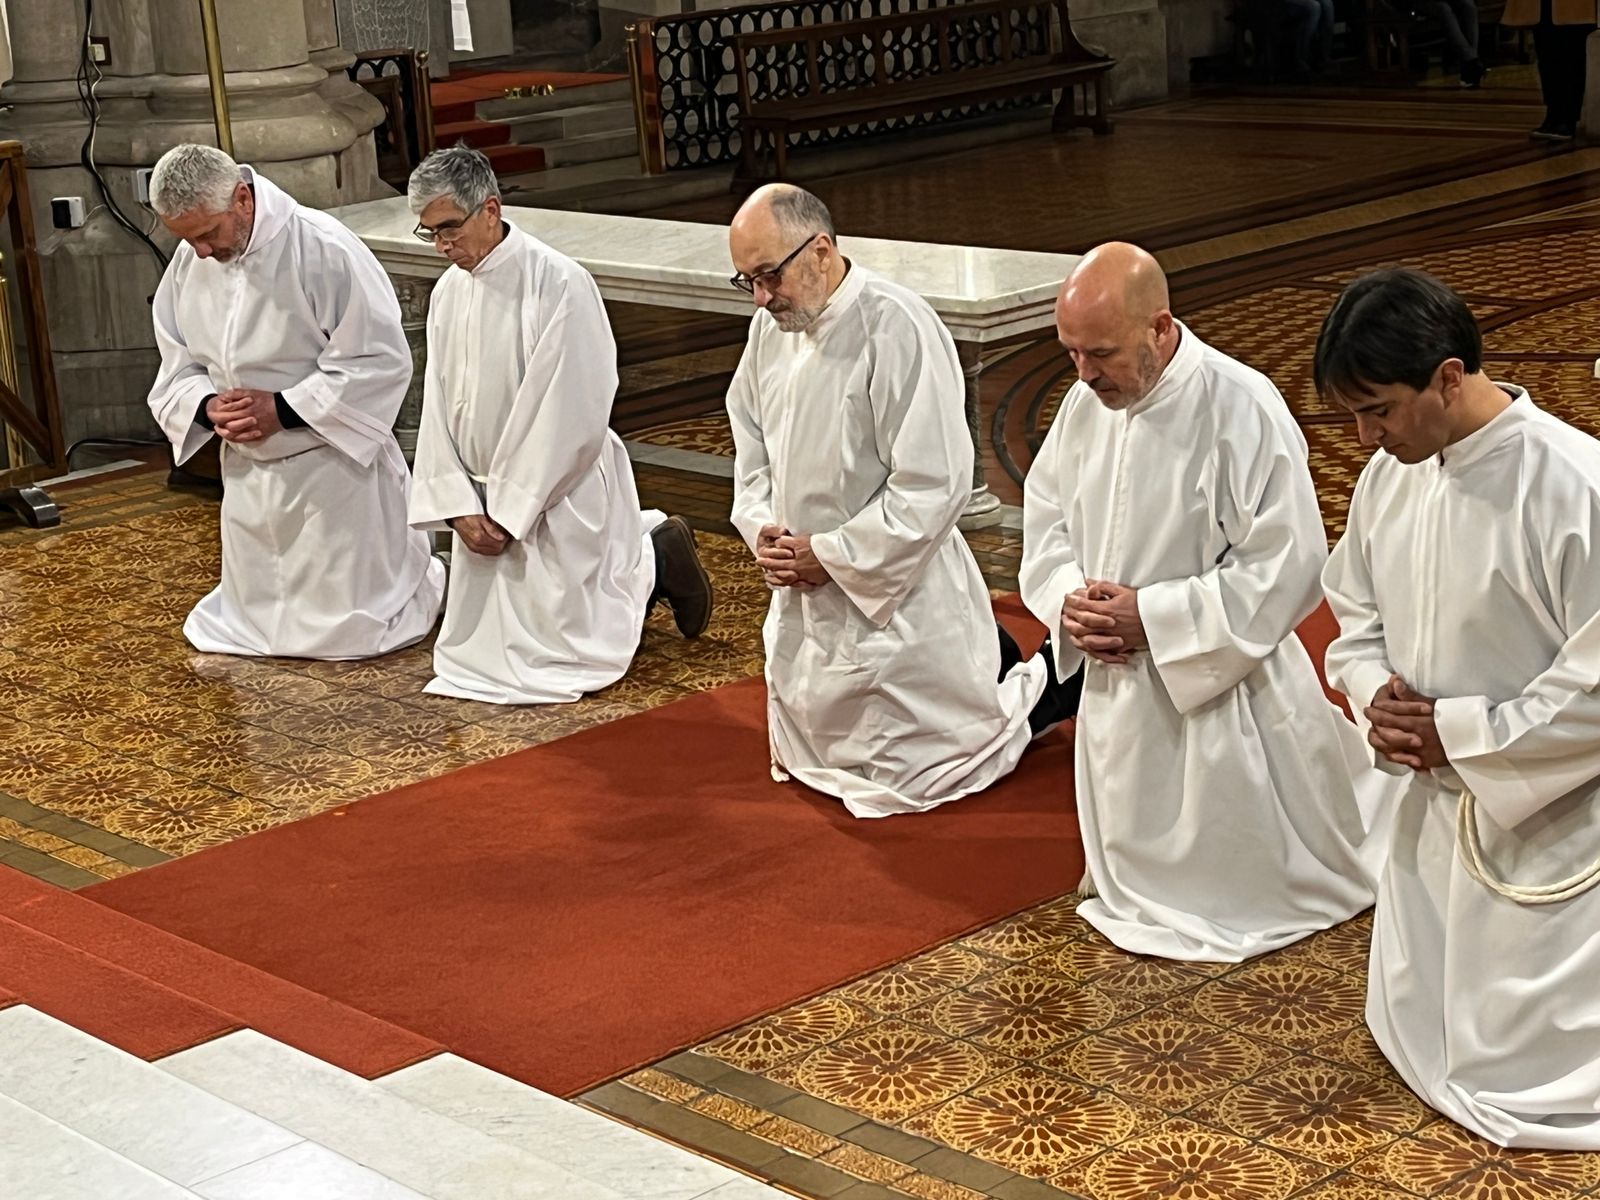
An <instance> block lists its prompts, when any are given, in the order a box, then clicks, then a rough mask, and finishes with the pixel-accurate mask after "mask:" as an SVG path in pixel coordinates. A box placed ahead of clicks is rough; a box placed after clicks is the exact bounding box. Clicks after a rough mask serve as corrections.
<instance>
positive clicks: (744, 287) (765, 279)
mask: <svg viewBox="0 0 1600 1200" xmlns="http://www.w3.org/2000/svg"><path fill="white" fill-rule="evenodd" d="M821 236H822V234H820V233H813V234H812V235H811V236H810V237H808V238H807V239H806V240H805V241H803V242H801V243H800V244H799V245H798V246H796V247H795V248H794V249H793V250H791V251H790V252H789V257H788V258H786V259H784V260H783V261H782V262H781V263H779V264H778V265H777V266H775V267H773V268H772V270H770V271H757V272H756V273H755V274H754V275H746V274H745V273H744V272H743V271H740V272H739V273H738V274H737V275H730V276H729V277H728V282H729V283H731V284H732V285H733V286H734V287H736V288H738V289H739V290H740V291H741V292H744V293H746V294H747V295H751V296H753V295H755V294H756V284H758V283H759V284H761V286H762V287H764V288H766V289H767V291H769V292H770V291H773V290H775V289H776V288H777V286H778V284H779V283H780V282H781V281H782V279H783V269H784V268H785V267H787V266H788V265H789V264H790V263H792V262H793V261H794V260H795V258H796V257H797V256H798V255H799V253H800V251H802V250H804V249H805V248H806V247H807V246H809V245H811V243H812V242H814V241H816V240H817V239H818V238H819V237H821Z"/></svg>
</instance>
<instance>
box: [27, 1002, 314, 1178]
mask: <svg viewBox="0 0 1600 1200" xmlns="http://www.w3.org/2000/svg"><path fill="white" fill-rule="evenodd" d="M329 1070H336V1068H332V1067H330V1068H329ZM0 1095H4V1096H6V1097H8V1098H9V1099H11V1100H14V1101H16V1102H17V1103H19V1104H23V1105H26V1106H27V1107H28V1108H30V1109H32V1110H34V1111H35V1112H37V1113H39V1114H41V1115H42V1116H44V1117H47V1118H49V1119H50V1120H52V1121H55V1122H57V1123H58V1124H60V1125H63V1126H65V1127H66V1128H68V1129H71V1130H72V1131H73V1132H75V1133H77V1134H79V1135H80V1136H82V1137H84V1138H87V1139H88V1140H90V1141H92V1142H96V1143H98V1144H99V1145H101V1146H104V1147H105V1148H106V1149H107V1150H109V1151H111V1152H113V1153H115V1154H117V1155H120V1156H121V1157H122V1158H124V1159H127V1160H128V1161H130V1162H132V1163H135V1164H137V1165H138V1166H140V1167H142V1168H144V1169H146V1170H148V1171H151V1172H153V1173H154V1174H156V1175H160V1176H163V1177H165V1178H167V1179H170V1180H172V1181H173V1182H174V1183H177V1184H182V1185H184V1186H192V1185H194V1184H195V1183H198V1182H199V1181H201V1180H205V1179H210V1178H211V1177H213V1176H215V1175H220V1174H223V1173H224V1172H227V1171H231V1170H233V1169H234V1168H236V1167H240V1166H243V1165H245V1164H246V1163H252V1162H255V1161H256V1160H257V1159H260V1158H265V1157H266V1156H267V1155H269V1154H275V1153H277V1152H278V1151H280V1150H285V1149H287V1148H289V1147H290V1146H293V1145H295V1144H296V1143H297V1142H299V1141H300V1140H301V1138H300V1137H299V1136H298V1135H296V1134H293V1133H290V1132H289V1131H288V1130H287V1129H283V1128H281V1127H280V1126H278V1125H276V1124H274V1123H273V1122H271V1121H268V1120H263V1119H262V1118H261V1117H259V1116H257V1115H255V1114H254V1113H251V1112H247V1111H245V1110H244V1109H243V1108H241V1107H238V1106H237V1105H235V1104H232V1103H229V1102H228V1101H227V1100H224V1099H221V1098H219V1097H218V1096H216V1095H214V1094H212V1093H211V1092H210V1091H207V1090H203V1089H201V1088H199V1087H195V1086H192V1085H190V1084H188V1083H185V1082H183V1081H182V1080H180V1079H176V1078H174V1077H173V1076H172V1075H170V1074H169V1073H167V1072H166V1071H163V1070H161V1069H160V1068H158V1067H155V1066H152V1065H151V1064H150V1063H147V1062H144V1061H143V1060H141V1059H138V1058H135V1057H134V1056H133V1055H131V1054H126V1053H124V1052H123V1051H121V1050H118V1049H117V1048H116V1047H115V1046H112V1045H109V1044H107V1043H106V1042H102V1041H99V1040H98V1039H96V1038H93V1037H91V1036H90V1035H88V1034H87V1033H84V1032H82V1031H81V1030H77V1029H74V1028H73V1027H72V1026H70V1025H66V1024H63V1023H62V1022H60V1021H57V1020H56V1019H55V1018H54V1017H51V1016H47V1015H46V1014H44V1013H42V1012H39V1011H38V1010H37V1009H33V1008H28V1007H25V1006H18V1007H14V1008H8V1009H6V1010H5V1011H4V1012H0ZM3 1191H4V1189H0V1192H3ZM5 1194H7V1195H10V1194H16V1195H22V1196H26V1195H27V1193H26V1192H23V1193H5ZM113 1194H115V1193H111V1192H107V1193H106V1195H107V1196H110V1195H113ZM30 1200H31V1198H30Z"/></svg>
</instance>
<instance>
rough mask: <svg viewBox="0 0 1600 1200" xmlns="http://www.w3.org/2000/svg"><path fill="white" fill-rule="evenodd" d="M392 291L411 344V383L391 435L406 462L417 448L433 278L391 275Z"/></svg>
mask: <svg viewBox="0 0 1600 1200" xmlns="http://www.w3.org/2000/svg"><path fill="white" fill-rule="evenodd" d="M389 278H390V280H391V281H392V282H393V283H394V292H395V295H396V296H397V297H398V298H399V300H400V328H402V329H404V330H405V331H406V345H408V346H410V347H411V386H410V387H409V388H407V389H406V398H405V400H404V401H402V402H401V404H400V415H399V416H397V417H396V418H395V420H394V436H395V437H396V438H397V439H398V440H399V442H400V449H401V451H402V452H403V453H404V454H405V456H406V462H407V463H410V462H411V460H412V458H413V457H414V456H415V455H416V452H417V431H418V430H419V429H420V428H421V426H422V375H423V371H424V370H425V369H426V368H427V364H428V302H429V300H431V299H432V297H433V285H434V284H435V283H437V282H438V281H437V280H435V279H423V278H421V277H420V276H416V275H391V276H390V277H389Z"/></svg>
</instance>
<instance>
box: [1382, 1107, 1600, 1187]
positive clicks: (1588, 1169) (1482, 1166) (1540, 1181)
mask: <svg viewBox="0 0 1600 1200" xmlns="http://www.w3.org/2000/svg"><path fill="white" fill-rule="evenodd" d="M1370 1165H1372V1166H1375V1167H1377V1168H1379V1169H1381V1171H1382V1173H1383V1175H1384V1176H1385V1177H1386V1178H1388V1179H1390V1180H1392V1181H1393V1182H1395V1183H1397V1184H1399V1185H1400V1186H1401V1187H1404V1188H1406V1189H1408V1190H1410V1191H1413V1192H1415V1193H1417V1194H1418V1195H1419V1196H1428V1197H1436V1198H1438V1200H1571V1198H1572V1197H1574V1196H1576V1195H1579V1194H1581V1193H1585V1192H1588V1191H1589V1190H1591V1189H1593V1188H1594V1187H1595V1186H1596V1185H1600V1154H1570V1153H1568V1154H1562V1153H1555V1152H1550V1151H1541V1150H1504V1149H1501V1148H1500V1147H1499V1146H1496V1145H1494V1144H1493V1143H1491V1142H1487V1141H1484V1140H1483V1139H1482V1138H1479V1137H1476V1136H1474V1135H1473V1134H1470V1133H1468V1132H1466V1130H1464V1129H1461V1128H1459V1127H1457V1126H1455V1125H1452V1124H1450V1123H1449V1122H1448V1121H1439V1122H1436V1123H1435V1124H1433V1125H1430V1126H1429V1127H1428V1128H1427V1129H1426V1130H1424V1131H1423V1132H1422V1133H1420V1134H1417V1135H1416V1136H1415V1137H1410V1138H1406V1139H1404V1140H1402V1141H1399V1142H1396V1143H1395V1144H1394V1145H1393V1146H1391V1147H1389V1149H1388V1150H1386V1151H1384V1152H1383V1153H1382V1154H1381V1155H1378V1156H1375V1157H1374V1159H1372V1160H1370Z"/></svg>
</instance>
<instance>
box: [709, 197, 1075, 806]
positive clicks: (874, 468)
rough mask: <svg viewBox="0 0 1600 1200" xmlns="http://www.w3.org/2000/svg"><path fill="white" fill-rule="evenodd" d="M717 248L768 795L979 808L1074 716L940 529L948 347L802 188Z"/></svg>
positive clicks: (950, 471) (964, 457)
mask: <svg viewBox="0 0 1600 1200" xmlns="http://www.w3.org/2000/svg"><path fill="white" fill-rule="evenodd" d="M729 246H730V250H731V253H732V258H733V264H734V267H735V268H736V269H737V271H738V274H736V275H734V277H733V278H732V280H730V282H731V283H732V284H733V285H734V286H735V287H737V288H739V289H740V290H741V291H744V292H748V293H749V294H750V295H751V296H752V297H753V298H754V300H755V303H756V306H757V312H756V314H755V318H754V320H753V321H752V322H751V325H750V337H749V341H748V342H747V343H746V345H745V352H744V357H743V358H742V359H741V360H740V362H739V369H738V371H737V372H736V373H735V375H734V378H733V385H732V387H731V388H730V390H729V392H728V415H729V418H730V420H731V422H732V426H733V439H734V446H735V448H736V451H737V457H736V459H735V465H734V501H733V523H734V525H735V526H737V527H738V529H739V532H740V533H742V534H743V535H744V538H745V541H747V542H748V543H749V544H750V549H751V551H752V552H753V553H754V555H755V558H756V562H757V564H758V565H759V566H760V567H761V569H762V571H763V572H764V574H765V577H766V581H767V585H768V587H769V588H771V589H772V605H771V608H770V610H769V611H768V614H767V622H766V626H765V629H764V631H763V633H764V638H765V642H766V651H767V696H768V702H767V731H768V737H769V741H770V744H771V752H772V767H773V774H774V776H775V777H777V778H780V779H781V778H787V777H789V776H793V777H794V778H796V779H798V780H800V781H801V782H802V783H804V784H806V785H808V786H810V787H813V788H815V789H817V790H818V791H820V792H826V793H827V794H829V795H832V796H837V797H839V798H840V799H841V800H843V801H844V803H845V807H846V808H847V809H848V810H849V811H850V812H851V813H853V814H854V815H855V816H858V817H882V816H888V815H890V814H893V813H905V812H922V811H925V810H927V809H930V808H933V807H934V806H936V805H939V804H944V803H946V802H948V801H951V800H958V799H960V798H961V797H963V796H967V795H970V794H972V793H973V792H977V791H981V790H982V789H983V788H986V787H988V786H989V785H990V784H991V783H993V782H995V781H996V780H997V779H1000V778H1002V777H1003V776H1005V775H1006V774H1007V773H1009V772H1010V771H1011V769H1012V768H1013V767H1014V766H1016V764H1017V761H1018V760H1019V759H1020V758H1021V756H1022V752H1023V751H1024V750H1025V749H1027V746H1028V743H1029V741H1030V740H1031V739H1032V737H1033V736H1034V735H1035V734H1036V733H1041V732H1043V731H1044V730H1046V729H1048V728H1049V727H1050V726H1052V725H1054V724H1057V723H1059V722H1060V721H1061V720H1064V719H1065V718H1067V717H1069V716H1071V715H1072V713H1073V711H1074V710H1075V708H1076V704H1077V700H1076V688H1075V682H1069V683H1068V684H1067V685H1066V686H1065V687H1062V686H1059V685H1057V684H1056V683H1055V680H1054V677H1053V676H1052V675H1051V674H1050V671H1051V667H1050V664H1049V660H1048V658H1047V657H1045V656H1043V655H1036V656H1035V657H1034V658H1032V659H1030V660H1028V661H1027V662H1023V661H1021V655H1020V654H1019V653H1018V652H1017V649H1016V646H1015V644H1014V643H1013V642H1012V641H1011V639H1010V638H1009V637H1008V636H1006V635H1005V633H1004V631H1003V630H997V627H996V624H995V620H994V613H993V609H992V607H991V605H990V602H989V591H988V588H987V587H986V586H985V585H984V581H983V575H982V573H981V572H980V571H979V570H978V564H977V562H976V561H975V560H974V559H973V557H972V551H971V550H969V549H968V548H967V544H966V542H965V540H963V538H962V537H961V534H960V533H959V532H958V531H957V530H956V520H957V518H958V517H960V515H961V512H962V509H963V508H964V507H965V504H966V501H967V498H968V496H969V495H970V494H971V481H972V456H973V448H972V437H971V435H970V434H969V432H968V430H967V423H966V417H965V408H964V403H963V402H964V396H965V385H964V382H963V378H962V374H961V365H960V362H959V360H958V359H957V357H956V348H955V344H954V342H952V341H951V339H950V334H949V331H947V330H946V329H945V327H944V325H943V324H942V323H941V322H940V320H939V318H938V316H937V315H936V314H935V313H934V311H933V309H932V308H931V307H930V306H929V305H928V303H927V302H926V301H925V300H923V299H922V298H921V297H920V296H918V295H916V294H915V293H914V292H911V291H908V290H907V289H905V288H903V287H900V286H898V285H897V284H894V283H891V282H889V280H887V279H884V278H883V277H882V276H880V275H876V274H874V273H873V272H871V271H869V270H867V269H866V268H865V267H862V266H860V265H858V264H853V263H851V262H850V260H849V259H847V258H845V257H844V256H843V255H842V254H841V253H840V252H839V247H838V245H837V244H836V243H835V241H834V232H833V221H832V218H831V217H830V216H829V215H828V210H827V208H826V207H825V206H824V205H823V203H822V202H821V201H820V200H818V199H817V198H816V197H815V196H813V195H811V194H810V193H808V192H805V191H802V190H801V189H799V188H796V187H792V186H790V185H787V184H773V185H769V186H767V187H764V188H761V189H760V190H758V191H756V192H755V193H754V194H752V195H751V197H750V199H749V200H748V201H746V203H745V205H744V207H742V208H741V209H740V210H739V212H738V215H737V216H735V217H734V220H733V226H732V229H731V230H730V233H729Z"/></svg>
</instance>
